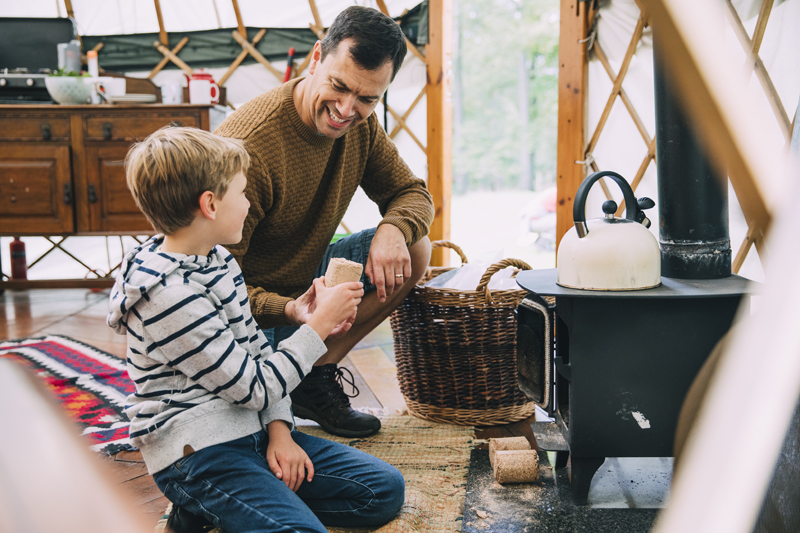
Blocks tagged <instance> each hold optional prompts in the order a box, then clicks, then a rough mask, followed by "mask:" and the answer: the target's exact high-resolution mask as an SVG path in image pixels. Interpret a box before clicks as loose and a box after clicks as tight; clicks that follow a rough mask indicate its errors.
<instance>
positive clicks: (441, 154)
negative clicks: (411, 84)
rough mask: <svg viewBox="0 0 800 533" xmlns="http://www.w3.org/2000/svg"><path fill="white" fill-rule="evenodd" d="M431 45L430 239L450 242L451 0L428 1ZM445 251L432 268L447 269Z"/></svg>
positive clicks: (435, 257)
mask: <svg viewBox="0 0 800 533" xmlns="http://www.w3.org/2000/svg"><path fill="white" fill-rule="evenodd" d="M428 19H429V31H430V38H429V40H430V43H429V44H428V47H427V54H426V59H427V86H426V87H427V105H428V190H429V191H430V193H431V195H432V196H433V204H434V208H435V215H434V218H433V224H431V233H430V239H431V240H432V241H436V240H440V239H450V197H451V194H452V185H453V175H452V151H451V144H452V137H453V107H452V101H451V97H450V61H451V54H452V41H453V0H431V1H430V4H429V11H428ZM444 250H445V248H439V249H437V250H434V251H433V256H432V258H431V264H432V265H435V266H447V265H448V264H449V254H445V253H444Z"/></svg>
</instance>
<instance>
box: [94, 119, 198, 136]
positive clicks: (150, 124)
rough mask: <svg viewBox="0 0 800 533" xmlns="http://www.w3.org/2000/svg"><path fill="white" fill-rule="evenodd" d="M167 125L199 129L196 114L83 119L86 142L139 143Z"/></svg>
mask: <svg viewBox="0 0 800 533" xmlns="http://www.w3.org/2000/svg"><path fill="white" fill-rule="evenodd" d="M169 124H176V125H180V126H189V127H193V128H199V127H200V116H199V114H196V113H186V114H181V113H142V114H133V113H129V114H125V115H109V116H91V117H86V118H84V131H85V132H86V140H87V141H141V140H144V138H145V137H147V136H148V135H150V134H151V133H153V132H154V131H156V130H157V129H160V128H163V127H164V126H167V125H169Z"/></svg>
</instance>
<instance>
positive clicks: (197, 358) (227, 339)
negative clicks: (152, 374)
mask: <svg viewBox="0 0 800 533" xmlns="http://www.w3.org/2000/svg"><path fill="white" fill-rule="evenodd" d="M198 295H199V297H198ZM187 302H191V303H187ZM136 313H137V315H138V316H137V318H139V319H140V320H141V322H142V325H143V328H144V330H145V332H146V336H147V337H149V338H151V339H152V343H151V344H150V345H149V346H147V349H146V351H147V355H148V356H150V357H152V358H154V359H156V360H163V361H164V363H165V364H167V365H168V366H170V367H172V368H174V369H175V370H177V371H179V372H181V373H183V374H184V375H186V376H187V377H188V378H189V379H190V380H192V381H193V382H195V383H197V384H198V385H199V386H201V387H203V388H204V389H206V390H208V391H209V392H211V393H212V394H214V395H216V396H218V397H220V398H222V399H224V400H226V401H228V402H230V403H233V404H235V405H240V406H242V407H244V408H247V409H253V410H256V411H261V410H263V409H265V408H267V407H269V406H270V405H274V404H277V403H278V402H279V401H280V400H282V399H283V398H285V397H286V396H287V394H288V393H289V392H290V391H291V390H293V389H294V388H295V387H296V386H297V385H298V384H299V383H300V381H301V380H302V379H303V377H305V374H306V373H307V372H308V371H309V370H310V369H311V366H312V365H313V363H314V362H315V361H316V360H317V359H319V358H320V357H321V356H322V355H323V354H324V353H325V352H326V351H327V348H326V346H325V344H324V343H323V342H322V339H320V338H319V336H318V335H317V334H316V333H315V332H314V330H313V329H311V328H310V327H308V326H303V327H301V329H300V330H299V331H298V332H297V333H296V334H295V335H293V336H292V337H291V339H287V341H286V342H285V343H281V348H282V350H281V351H276V352H271V350H270V351H268V352H267V354H266V357H263V356H262V357H260V358H259V359H258V360H256V359H255V358H253V357H252V356H251V355H250V354H249V353H248V351H247V350H246V349H244V348H243V347H242V344H241V343H245V344H246V343H247V340H248V339H236V338H234V335H233V332H232V331H231V329H230V327H229V326H228V325H227V324H226V323H225V322H224V321H223V320H222V318H221V316H220V311H219V310H218V308H217V306H216V305H215V304H214V302H213V301H212V300H211V299H209V298H208V297H207V296H206V295H205V294H204V293H201V292H200V291H197V290H195V289H194V288H193V287H192V286H191V285H173V286H170V287H166V288H164V289H163V290H162V291H159V292H158V293H157V294H155V295H153V296H152V297H151V299H150V301H143V302H141V305H139V306H137V308H136Z"/></svg>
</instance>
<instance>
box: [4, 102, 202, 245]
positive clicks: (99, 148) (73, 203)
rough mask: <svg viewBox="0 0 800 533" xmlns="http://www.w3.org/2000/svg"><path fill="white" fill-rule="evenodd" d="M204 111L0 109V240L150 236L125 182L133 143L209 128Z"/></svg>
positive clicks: (182, 108) (158, 108)
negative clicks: (170, 129)
mask: <svg viewBox="0 0 800 533" xmlns="http://www.w3.org/2000/svg"><path fill="white" fill-rule="evenodd" d="M209 110H210V107H209V106H201V105H177V106H176V105H172V106H167V105H139V106H118V105H113V106H112V105H99V106H45V105H23V106H17V105H5V106H0V235H5V236H13V235H125V234H143V233H152V231H153V228H152V227H151V226H150V224H149V223H148V222H147V219H146V218H145V217H144V215H142V213H141V212H140V211H139V209H138V208H137V207H136V203H135V202H134V200H133V197H132V196H131V194H130V192H129V191H128V187H127V183H126V181H125V168H124V161H125V156H126V154H127V153H128V150H129V149H130V147H131V145H132V144H133V143H135V142H137V141H141V140H142V139H144V138H145V137H147V136H148V135H149V134H151V133H153V132H154V131H156V130H158V129H159V128H162V127H164V126H167V125H170V124H175V125H181V126H190V127H195V128H201V129H204V130H209V125H210V122H209Z"/></svg>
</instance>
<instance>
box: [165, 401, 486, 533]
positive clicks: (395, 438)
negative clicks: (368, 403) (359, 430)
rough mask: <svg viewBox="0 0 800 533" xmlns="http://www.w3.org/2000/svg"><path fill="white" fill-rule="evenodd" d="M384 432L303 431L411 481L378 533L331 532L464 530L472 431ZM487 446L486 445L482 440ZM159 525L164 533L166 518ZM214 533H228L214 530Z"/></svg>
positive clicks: (418, 424) (397, 420) (399, 422)
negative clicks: (350, 435)
mask: <svg viewBox="0 0 800 533" xmlns="http://www.w3.org/2000/svg"><path fill="white" fill-rule="evenodd" d="M381 423H382V424H383V427H382V429H381V431H380V432H379V433H378V434H377V435H374V436H372V437H369V438H366V439H344V438H340V437H334V436H332V435H329V434H328V433H325V432H324V431H323V430H322V429H320V428H319V426H305V425H300V426H298V430H299V431H302V432H303V433H307V434H309V435H314V436H315V437H321V438H324V439H330V440H335V441H337V442H341V443H342V444H347V445H349V446H352V447H353V448H357V449H359V450H362V451H364V452H367V453H369V454H372V455H374V456H375V457H378V458H380V459H383V460H384V461H386V462H387V463H389V464H391V465H394V466H395V467H396V468H397V469H398V470H400V472H402V473H403V477H405V479H406V501H405V503H404V504H403V508H402V509H400V513H399V514H398V515H397V517H396V518H395V519H394V520H392V521H391V522H389V523H388V524H386V525H385V526H383V527H381V528H378V529H371V528H351V529H346V528H330V529H329V531H330V532H331V533H351V532H352V533H367V532H374V533H408V532H420V533H445V532H454V531H461V522H462V515H463V513H464V496H465V495H466V490H467V473H468V471H469V457H470V452H471V451H472V449H473V448H474V447H475V445H476V444H479V442H478V441H476V440H475V431H474V429H473V428H471V427H463V426H451V425H447V424H437V423H436V422H430V421H428V420H422V419H420V418H416V417H413V416H389V417H385V418H384V417H381ZM481 442H483V441H481ZM169 511H170V507H167V510H166V511H165V513H164V517H163V518H162V519H161V521H160V522H159V523H158V525H157V526H156V530H155V531H156V533H162V532H164V531H165V526H166V522H167V521H166V517H167V515H169ZM209 533H224V532H223V531H222V530H220V529H214V530H213V531H211V532H209Z"/></svg>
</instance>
